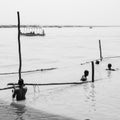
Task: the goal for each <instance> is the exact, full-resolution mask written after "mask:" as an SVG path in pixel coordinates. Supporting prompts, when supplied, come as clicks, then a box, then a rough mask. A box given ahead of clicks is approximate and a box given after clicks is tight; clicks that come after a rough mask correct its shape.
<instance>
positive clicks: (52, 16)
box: [0, 0, 120, 25]
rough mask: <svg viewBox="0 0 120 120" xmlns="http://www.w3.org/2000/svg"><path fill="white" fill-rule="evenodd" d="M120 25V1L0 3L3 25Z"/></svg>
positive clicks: (19, 0)
mask: <svg viewBox="0 0 120 120" xmlns="http://www.w3.org/2000/svg"><path fill="white" fill-rule="evenodd" d="M17 11H19V12H20V20H21V24H40V25H120V13H119V12H120V0H0V25H2V24H17Z"/></svg>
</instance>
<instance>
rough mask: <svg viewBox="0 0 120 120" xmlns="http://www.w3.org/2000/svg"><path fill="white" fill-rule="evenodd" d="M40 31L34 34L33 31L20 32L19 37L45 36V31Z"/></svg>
mask: <svg viewBox="0 0 120 120" xmlns="http://www.w3.org/2000/svg"><path fill="white" fill-rule="evenodd" d="M41 30H42V32H40V30H39V32H35V31H33V30H32V31H30V32H22V31H20V35H22V36H31V37H32V36H33V37H34V36H45V31H44V30H43V29H41Z"/></svg>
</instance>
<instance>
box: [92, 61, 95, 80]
mask: <svg viewBox="0 0 120 120" xmlns="http://www.w3.org/2000/svg"><path fill="white" fill-rule="evenodd" d="M91 64H92V82H94V72H95V71H94V62H93V61H92V62H91Z"/></svg>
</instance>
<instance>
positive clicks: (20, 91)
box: [12, 79, 27, 101]
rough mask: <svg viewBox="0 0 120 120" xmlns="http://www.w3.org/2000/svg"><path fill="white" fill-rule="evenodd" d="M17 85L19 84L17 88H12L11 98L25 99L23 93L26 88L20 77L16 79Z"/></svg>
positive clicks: (24, 93)
mask: <svg viewBox="0 0 120 120" xmlns="http://www.w3.org/2000/svg"><path fill="white" fill-rule="evenodd" d="M18 85H19V86H18V88H14V91H13V95H12V98H13V100H14V98H15V97H16V100H17V101H20V100H25V99H26V97H25V95H26V92H27V88H26V87H25V85H24V81H23V79H20V80H19V81H18Z"/></svg>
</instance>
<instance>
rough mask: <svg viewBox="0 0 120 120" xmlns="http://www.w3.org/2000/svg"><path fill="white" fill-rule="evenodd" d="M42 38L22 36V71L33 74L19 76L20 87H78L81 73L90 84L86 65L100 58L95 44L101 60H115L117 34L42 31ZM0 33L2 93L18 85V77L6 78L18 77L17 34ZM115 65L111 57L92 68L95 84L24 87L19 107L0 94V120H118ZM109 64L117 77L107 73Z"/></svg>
mask: <svg viewBox="0 0 120 120" xmlns="http://www.w3.org/2000/svg"><path fill="white" fill-rule="evenodd" d="M45 32H46V36H45V37H23V36H21V46H22V60H23V62H22V71H31V70H33V71H34V72H27V73H22V78H23V79H24V81H25V83H59V82H60V83H61V82H79V81H80V78H81V76H82V75H83V72H84V70H85V69H87V70H89V76H88V81H91V74H92V72H91V62H90V63H86V62H87V61H91V60H94V59H98V58H99V44H98V40H101V43H102V52H103V57H109V56H119V55H120V54H119V51H120V48H119V45H120V40H119V39H120V36H119V32H120V28H93V29H89V28H57V29H56V28H55V29H54V28H47V29H45ZM0 33H1V34H0V39H1V40H0V46H1V47H0V49H1V50H0V58H1V59H0V79H1V84H0V88H3V87H8V86H7V83H11V82H15V83H16V82H17V81H18V74H11V73H13V72H17V71H18V63H19V62H18V51H17V50H18V48H17V29H0ZM119 61H120V58H119V57H115V58H107V59H103V61H102V62H100V64H99V65H96V64H95V82H94V83H86V84H81V85H79V84H78V85H57V86H27V87H28V92H27V95H26V101H24V102H22V103H19V102H18V103H16V104H12V105H11V103H12V98H11V96H12V90H4V91H0V94H1V97H0V111H1V112H0V114H1V115H0V116H1V118H0V119H1V120H7V119H9V120H17V119H18V120H28V119H29V120H37V119H38V120H39V119H41V120H42V119H46V120H47V119H49V120H54V119H55V120H68V119H69V120H70V119H71V120H72V119H73V120H74V119H77V120H101V119H102V120H119V119H120V101H119V100H120V95H119V93H120V87H119V85H120V81H119V79H120V76H119V73H120V62H119ZM81 63H83V64H82V65H81ZM84 63H85V64H84ZM108 63H112V67H113V68H115V69H116V71H106V70H105V69H106V68H107V64H108ZM51 68H56V69H51ZM37 69H48V70H45V71H36V70H37ZM2 73H9V74H8V75H2ZM19 104H20V105H19Z"/></svg>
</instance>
